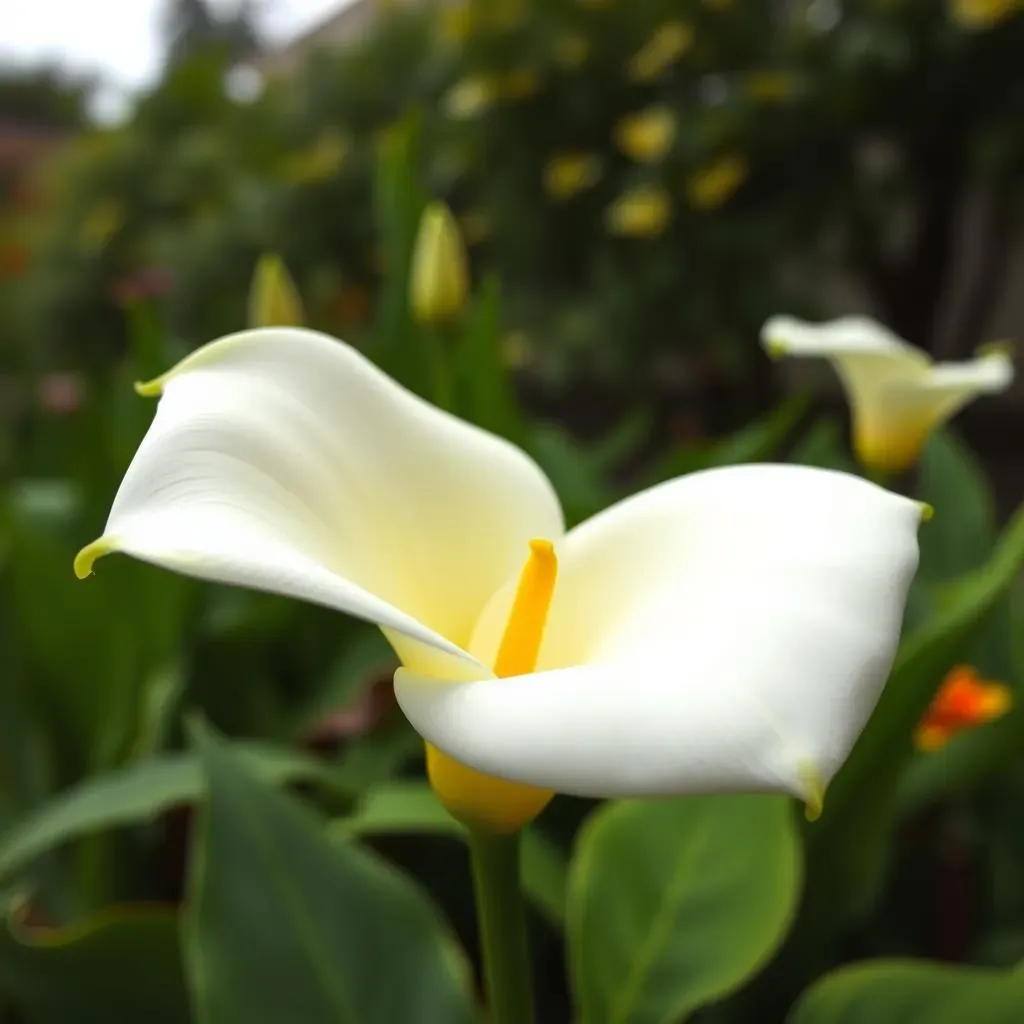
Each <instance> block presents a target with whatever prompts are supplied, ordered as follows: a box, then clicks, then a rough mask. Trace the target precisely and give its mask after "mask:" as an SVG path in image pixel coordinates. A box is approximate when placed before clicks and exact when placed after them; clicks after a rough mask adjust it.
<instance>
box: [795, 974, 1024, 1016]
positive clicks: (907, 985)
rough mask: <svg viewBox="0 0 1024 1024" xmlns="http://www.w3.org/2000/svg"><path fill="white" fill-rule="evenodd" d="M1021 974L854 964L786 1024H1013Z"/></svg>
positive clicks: (1021, 1007)
mask: <svg viewBox="0 0 1024 1024" xmlns="http://www.w3.org/2000/svg"><path fill="white" fill-rule="evenodd" d="M1022 1012H1024V971H1021V970H1020V969H1018V970H1016V971H995V970H984V969H982V968H978V967H953V966H940V965H938V964H929V963H919V962H914V961H911V960H906V961H898V960H893V961H879V962H875V963H865V964H858V965H856V966H854V967H849V968H847V969H845V970H842V971H837V972H836V973H834V974H830V975H827V976H826V977H824V978H823V979H822V980H821V981H819V982H818V983H817V984H816V985H814V986H813V987H812V988H810V989H809V990H808V991H807V992H805V993H804V995H803V996H802V997H801V999H800V1001H799V1002H798V1003H797V1006H796V1008H795V1009H794V1011H793V1013H792V1014H791V1015H790V1017H789V1019H788V1024H966V1022H967V1021H970V1024H1019V1021H1020V1020H1021V1016H1022Z"/></svg>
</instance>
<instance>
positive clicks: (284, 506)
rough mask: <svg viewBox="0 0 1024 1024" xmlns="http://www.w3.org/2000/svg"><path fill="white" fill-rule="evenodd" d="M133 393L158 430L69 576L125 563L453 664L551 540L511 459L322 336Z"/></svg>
mask: <svg viewBox="0 0 1024 1024" xmlns="http://www.w3.org/2000/svg"><path fill="white" fill-rule="evenodd" d="M148 387H149V388H150V389H151V390H159V391H162V397H161V399H160V403H159V405H158V407H157V413H156V417H155V418H154V421H153V424H152V426H151V427H150V430H149V432H148V433H147V435H146V437H145V438H144V440H143V442H142V444H141V445H140V447H139V450H138V452H137V453H136V455H135V458H134V459H133V461H132V464H131V466H130V467H129V469H128V471H127V473H126V474H125V477H124V480H123V481H122V483H121V487H120V489H119V490H118V493H117V496H116V498H115V499H114V503H113V507H112V509H111V512H110V517H109V520H108V522H107V526H106V529H105V531H104V534H103V537H102V538H101V539H100V540H99V541H98V542H97V544H96V545H94V546H91V547H90V549H86V551H85V552H84V553H83V556H82V561H81V564H79V565H77V566H76V568H77V569H78V570H79V571H80V572H88V570H89V568H90V566H91V556H92V555H98V554H104V553H106V552H108V551H114V550H116V551H122V552H125V553H127V554H130V555H133V556H135V557H136V558H140V559H143V560H144V561H148V562H153V563H156V564H158V565H161V566H164V567H166V568H169V569H174V570H177V571H179V572H183V573H187V574H190V575H193V576H197V577H200V578H203V579H209V580H215V581H219V582H225V583H233V584H238V585H241V586H246V587H254V588H257V589H260V590H268V591H274V592H277V593H281V594H286V595H288V596H291V597H297V598H302V599H305V600H308V601H312V602H316V603H319V604H323V605H327V606H329V607H332V608H336V609H338V610H340V611H344V612H348V613H350V614H352V615H356V616H359V617H361V618H365V619H368V620H370V621H372V622H376V623H378V624H380V625H382V626H384V627H386V628H387V629H389V630H392V631H397V632H398V633H401V634H404V635H406V636H410V637H413V638H414V639H417V640H420V641H423V642H424V643H427V644H430V645H433V646H434V647H435V648H439V649H441V650H444V651H449V652H458V651H459V650H460V648H463V647H465V645H466V644H467V642H468V640H469V637H470V633H471V630H472V628H473V624H474V622H475V620H476V618H477V616H478V614H479V609H480V608H481V607H482V606H483V604H484V603H485V602H486V601H487V599H488V598H489V597H490V596H491V594H493V592H494V591H495V589H496V588H497V587H498V586H499V585H500V584H501V582H502V581H503V580H504V579H506V578H507V577H508V576H510V575H511V574H512V573H513V572H515V571H516V569H517V567H518V566H519V565H520V564H521V562H522V559H523V552H524V551H525V550H526V545H527V543H528V541H529V540H530V539H531V538H532V537H538V536H540V537H552V538H557V537H558V536H559V535H560V534H561V532H562V518H561V511H560V509H559V506H558V501H557V498H556V497H555V495H554V491H553V490H552V488H551V485H550V483H549V482H548V481H547V479H546V477H545V476H544V475H543V473H542V472H541V471H540V469H539V468H538V467H537V466H536V465H535V464H534V463H533V462H532V461H531V460H530V459H529V458H528V457H527V456H526V455H525V454H524V453H523V452H521V451H520V450H519V449H517V448H515V447H514V446H513V445H510V444H508V443H507V442H506V441H503V440H501V439H499V438H496V437H493V436H492V435H490V434H487V433H485V432H483V431H481V430H478V429H476V428H475V427H472V426H469V425H467V424H465V423H462V422H461V421H459V420H457V419H455V418H454V417H452V416H450V415H448V414H447V413H444V412H442V411H440V410H438V409H436V408H434V407H433V406H431V405H429V404H427V403H426V402H424V401H422V400H420V399H419V398H417V397H416V396H414V395H412V394H411V393H410V392H408V391H406V390H405V389H404V388H402V387H400V386H399V385H397V384H396V383H395V382H394V381H392V380H391V379H390V378H388V377H387V376H386V375H384V374H383V373H381V372H380V371H379V370H378V369H377V368H376V367H374V366H373V365H372V364H371V363H370V362H369V361H368V360H366V359H365V358H364V357H363V356H361V355H360V354H359V353H358V352H356V351H355V350H354V349H352V348H350V347H349V346H347V345H345V344H344V343H342V342H339V341H336V340H335V339H333V338H329V337H327V336H325V335H322V334H317V333H315V332H312V331H306V330H300V329H291V328H271V329H265V330H256V331H247V332H243V333H240V334H236V335H231V336H229V337H227V338H222V339H221V340H220V341H217V342H214V343H212V344H211V345H208V346H206V347H205V348H203V349H200V350H199V351H198V352H196V353H194V354H193V355H192V356H190V357H188V358H187V359H185V360H184V361H183V362H182V363H180V364H179V365H178V366H177V367H176V368H175V369H173V370H172V371H171V372H170V373H168V374H166V375H165V376H164V377H163V378H161V379H160V380H159V381H157V382H154V384H153V385H150V386H148ZM144 390H145V389H144Z"/></svg>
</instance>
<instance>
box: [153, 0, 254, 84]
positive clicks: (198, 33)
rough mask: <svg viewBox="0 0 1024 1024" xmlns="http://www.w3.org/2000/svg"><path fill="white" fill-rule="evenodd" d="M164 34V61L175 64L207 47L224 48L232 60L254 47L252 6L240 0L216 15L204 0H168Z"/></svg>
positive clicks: (250, 51)
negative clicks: (230, 11) (235, 6)
mask: <svg viewBox="0 0 1024 1024" xmlns="http://www.w3.org/2000/svg"><path fill="white" fill-rule="evenodd" d="M164 32H165V35H166V38H167V55H166V58H165V60H166V65H167V67H168V68H174V67H178V66H179V65H181V64H183V63H185V62H187V61H188V60H190V59H191V58H192V57H194V56H196V55H197V54H199V53H202V52H204V51H206V50H209V49H211V48H216V49H219V50H224V51H226V52H227V54H228V55H229V56H230V57H231V58H232V59H235V60H238V59H241V58H243V57H245V56H247V55H248V54H250V53H252V52H254V51H255V50H256V49H257V48H258V35H257V31H256V20H255V11H254V6H253V4H252V3H251V2H246V3H242V4H241V5H240V6H239V8H238V10H237V11H236V12H235V13H234V14H231V15H229V16H227V17H218V16H217V15H216V14H214V13H213V10H212V9H211V7H210V4H209V3H208V0H168V4H167V8H166V10H165V13H164Z"/></svg>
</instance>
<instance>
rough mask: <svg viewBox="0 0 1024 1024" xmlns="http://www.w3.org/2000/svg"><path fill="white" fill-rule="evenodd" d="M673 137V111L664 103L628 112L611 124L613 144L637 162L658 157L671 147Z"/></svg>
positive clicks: (674, 120) (651, 160)
mask: <svg viewBox="0 0 1024 1024" xmlns="http://www.w3.org/2000/svg"><path fill="white" fill-rule="evenodd" d="M675 138H676V115H675V113H674V112H673V111H672V109H671V108H670V107H667V106H664V105H659V106H654V107H647V108H646V109H645V110H641V111H639V112H638V113H636V114H630V115H629V116H628V117H624V118H623V119H622V120H621V121H619V123H618V124H617V125H616V126H615V143H616V145H617V146H618V147H619V149H621V150H622V152H623V153H625V154H626V156H628V157H631V158H632V159H633V160H637V161H639V162H640V163H654V162H656V161H658V160H660V159H661V158H662V157H663V156H664V155H665V154H666V153H667V152H668V151H669V150H670V149H671V148H672V143H673V142H675Z"/></svg>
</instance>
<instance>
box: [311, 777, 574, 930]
mask: <svg viewBox="0 0 1024 1024" xmlns="http://www.w3.org/2000/svg"><path fill="white" fill-rule="evenodd" d="M330 834H331V835H332V836H333V837H336V838H338V839H345V838H349V837H351V836H383V835H408V834H415V835H423V834H430V835H440V836H451V837H452V838H454V839H458V840H460V841H464V840H465V839H466V836H467V832H466V828H465V826H464V825H462V824H461V823H460V822H458V821H456V820H455V819H454V818H453V817H452V816H451V815H450V814H449V813H448V812H447V811H446V810H445V809H444V807H443V806H442V805H441V804H440V802H439V801H438V799H437V797H436V796H435V795H434V791H433V790H432V789H431V788H430V786H429V785H427V783H425V782H415V781H412V782H404V781H403V782H389V783H384V784H383V785H379V786H374V787H373V788H372V789H370V790H369V791H368V792H367V793H366V795H365V796H364V797H363V798H362V799H361V800H360V802H359V804H358V806H357V807H356V809H355V811H354V812H353V814H352V815H351V816H350V817H347V818H340V819H338V820H337V821H335V822H333V823H332V824H331V826H330ZM522 844H523V845H522V862H521V871H522V880H523V891H524V892H525V893H526V895H527V896H528V897H529V898H530V900H531V901H532V902H533V904H534V906H536V907H537V909H538V910H540V911H541V913H542V914H543V915H544V916H545V917H546V918H547V919H548V921H549V922H550V923H551V924H554V925H556V926H559V927H560V926H561V925H562V924H563V923H564V921H565V887H566V864H565V858H564V857H563V855H562V853H561V851H560V850H559V849H558V847H556V846H555V845H554V843H552V842H551V841H550V840H549V839H547V838H546V837H545V836H544V835H543V834H541V833H540V832H538V831H537V830H536V829H532V828H528V829H526V830H525V831H524V832H523V839H522Z"/></svg>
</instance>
